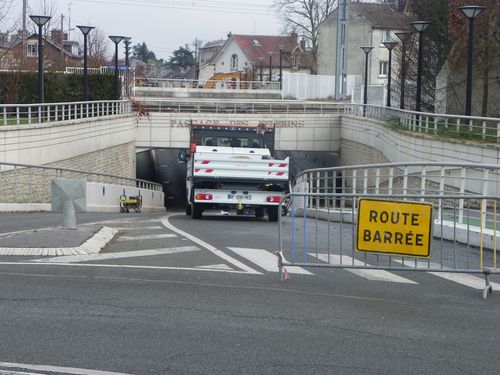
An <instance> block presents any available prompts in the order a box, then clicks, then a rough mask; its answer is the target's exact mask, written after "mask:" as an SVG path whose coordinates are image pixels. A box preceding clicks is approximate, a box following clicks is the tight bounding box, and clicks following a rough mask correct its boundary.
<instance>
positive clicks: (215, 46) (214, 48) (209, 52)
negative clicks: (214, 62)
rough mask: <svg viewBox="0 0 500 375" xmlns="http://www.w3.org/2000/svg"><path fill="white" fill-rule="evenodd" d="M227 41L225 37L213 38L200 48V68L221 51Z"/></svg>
mask: <svg viewBox="0 0 500 375" xmlns="http://www.w3.org/2000/svg"><path fill="white" fill-rule="evenodd" d="M225 42H226V41H225V40H224V39H219V40H212V41H210V42H206V43H205V44H204V45H203V46H202V47H200V48H198V60H199V69H201V68H202V67H203V66H204V65H206V64H207V63H208V62H209V61H210V59H211V58H212V57H213V56H214V55H215V54H216V53H217V52H219V50H220V49H221V48H222V46H223V45H224V43H225Z"/></svg>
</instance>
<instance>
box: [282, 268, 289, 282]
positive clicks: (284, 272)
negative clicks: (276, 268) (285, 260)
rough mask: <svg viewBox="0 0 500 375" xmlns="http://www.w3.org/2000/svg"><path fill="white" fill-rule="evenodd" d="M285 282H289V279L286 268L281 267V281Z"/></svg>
mask: <svg viewBox="0 0 500 375" xmlns="http://www.w3.org/2000/svg"><path fill="white" fill-rule="evenodd" d="M287 280H290V278H289V277H288V270H287V269H286V267H283V281H287Z"/></svg>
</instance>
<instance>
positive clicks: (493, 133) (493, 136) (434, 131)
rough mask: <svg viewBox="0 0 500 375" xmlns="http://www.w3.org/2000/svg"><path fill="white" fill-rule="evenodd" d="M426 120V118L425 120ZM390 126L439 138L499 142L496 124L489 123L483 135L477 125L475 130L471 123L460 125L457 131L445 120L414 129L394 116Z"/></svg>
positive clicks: (389, 123)
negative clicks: (470, 126) (471, 127)
mask: <svg viewBox="0 0 500 375" xmlns="http://www.w3.org/2000/svg"><path fill="white" fill-rule="evenodd" d="M423 121H425V120H423ZM387 124H388V127H389V128H391V129H393V130H400V131H406V132H411V133H418V134H426V135H430V136H436V137H439V138H448V139H462V140H469V141H477V142H485V143H497V126H496V124H488V125H489V126H488V125H487V126H486V129H485V134H484V136H483V134H482V132H483V129H482V128H481V127H479V126H477V125H475V126H474V127H473V132H471V131H470V128H469V125H460V127H459V128H458V131H457V126H456V125H450V124H446V123H445V122H437V123H436V124H434V122H432V123H431V122H429V127H428V128H427V129H426V128H425V127H422V128H418V127H417V128H416V129H415V130H413V128H412V127H411V126H406V125H403V124H402V123H401V122H400V121H399V118H393V119H391V120H389V121H387Z"/></svg>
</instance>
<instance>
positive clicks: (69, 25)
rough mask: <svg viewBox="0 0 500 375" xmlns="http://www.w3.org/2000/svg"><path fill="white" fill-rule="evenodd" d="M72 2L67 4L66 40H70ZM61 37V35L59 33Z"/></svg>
mask: <svg viewBox="0 0 500 375" xmlns="http://www.w3.org/2000/svg"><path fill="white" fill-rule="evenodd" d="M72 5H73V3H69V4H68V40H71V37H70V36H71V6H72ZM61 37H62V35H61Z"/></svg>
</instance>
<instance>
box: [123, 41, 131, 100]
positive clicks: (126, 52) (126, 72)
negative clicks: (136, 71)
mask: <svg viewBox="0 0 500 375" xmlns="http://www.w3.org/2000/svg"><path fill="white" fill-rule="evenodd" d="M131 39H132V38H131V37H129V36H126V37H124V38H123V43H125V69H127V70H126V71H125V94H126V95H127V96H128V94H129V80H130V77H129V67H130V64H129V54H130V40H131Z"/></svg>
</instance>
